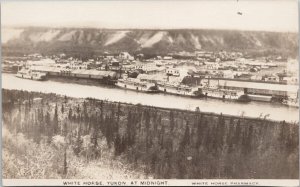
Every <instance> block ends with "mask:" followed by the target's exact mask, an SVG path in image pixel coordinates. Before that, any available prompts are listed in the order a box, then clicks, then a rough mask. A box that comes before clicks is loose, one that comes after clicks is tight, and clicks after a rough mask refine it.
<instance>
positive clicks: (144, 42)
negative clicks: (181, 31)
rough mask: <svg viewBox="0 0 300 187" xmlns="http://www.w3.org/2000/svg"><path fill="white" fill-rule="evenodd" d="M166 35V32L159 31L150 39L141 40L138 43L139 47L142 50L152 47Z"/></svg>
mask: <svg viewBox="0 0 300 187" xmlns="http://www.w3.org/2000/svg"><path fill="white" fill-rule="evenodd" d="M166 34H167V32H163V31H160V32H157V33H156V34H154V35H153V36H152V37H151V38H148V39H145V38H141V39H140V41H139V42H140V44H141V47H142V48H147V47H152V46H153V45H154V44H156V43H158V42H159V41H161V40H162V39H163V37H164V36H165V35H166Z"/></svg>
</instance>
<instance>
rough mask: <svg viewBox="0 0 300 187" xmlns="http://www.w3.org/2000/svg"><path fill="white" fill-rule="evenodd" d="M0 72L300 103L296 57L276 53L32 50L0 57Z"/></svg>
mask: <svg viewBox="0 0 300 187" xmlns="http://www.w3.org/2000/svg"><path fill="white" fill-rule="evenodd" d="M3 72H4V73H16V76H17V77H20V78H27V79H34V80H45V79H47V78H50V77H63V78H76V79H80V78H85V79H91V80H96V81H98V82H102V83H104V84H110V85H115V86H117V87H120V88H123V89H131V90H135V91H141V92H150V93H156V92H163V93H166V94H174V95H180V96H190V97H210V98H217V99H226V100H237V101H243V102H249V101H252V100H253V101H266V102H279V103H282V104H285V105H288V106H293V107H298V63H297V60H296V59H290V58H285V57H282V56H280V55H277V56H276V55H273V56H268V57H251V56H249V55H245V54H242V53H241V52H226V51H219V52H210V51H196V52H179V53H172V54H167V55H165V56H155V55H152V56H150V55H144V54H134V55H133V54H129V53H128V52H120V53H119V54H110V53H108V52H105V53H104V54H103V55H101V56H97V57H94V58H89V59H79V58H74V57H71V56H68V55H66V54H64V53H61V54H57V55H50V56H49V55H41V54H38V53H36V54H29V55H24V56H22V57H6V58H4V59H3Z"/></svg>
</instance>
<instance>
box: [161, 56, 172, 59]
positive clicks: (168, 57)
mask: <svg viewBox="0 0 300 187" xmlns="http://www.w3.org/2000/svg"><path fill="white" fill-rule="evenodd" d="M163 59H164V60H172V59H173V57H171V56H164V58H163Z"/></svg>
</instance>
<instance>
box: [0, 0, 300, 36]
mask: <svg viewBox="0 0 300 187" xmlns="http://www.w3.org/2000/svg"><path fill="white" fill-rule="evenodd" d="M238 12H241V13H242V15H239V14H238ZM1 24H2V26H46V27H94V28H116V29H124V28H142V29H186V28H189V29H234V30H265V31H278V32H298V2H297V0H198V1H195V0H194V1H192V0H188V1H187V0H185V1H184V0H177V1H170V0H164V1H158V0H150V1H149V0H148V1H137V0H135V1H128V0H127V1H107V0H106V1H43V2H42V1H25V2H19V1H16V0H15V1H8V0H6V1H4V2H3V1H2V4H1Z"/></svg>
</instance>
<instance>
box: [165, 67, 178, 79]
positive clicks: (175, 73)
mask: <svg viewBox="0 0 300 187" xmlns="http://www.w3.org/2000/svg"><path fill="white" fill-rule="evenodd" d="M166 74H167V75H169V76H177V77H178V76H180V73H179V70H178V69H175V68H169V69H166Z"/></svg>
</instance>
